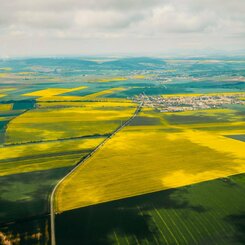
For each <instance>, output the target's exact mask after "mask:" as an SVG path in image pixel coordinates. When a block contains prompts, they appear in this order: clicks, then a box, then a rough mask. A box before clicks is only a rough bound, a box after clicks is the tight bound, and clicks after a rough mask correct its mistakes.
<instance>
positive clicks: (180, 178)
mask: <svg viewBox="0 0 245 245" xmlns="http://www.w3.org/2000/svg"><path fill="white" fill-rule="evenodd" d="M147 110H148V111H147ZM147 110H144V111H143V114H144V117H146V116H147V115H150V114H151V116H152V115H154V112H153V111H151V109H147ZM141 115H142V113H141V114H140V116H141ZM159 115H160V116H163V114H160V113H159ZM231 131H232V130H231ZM244 152H245V143H244V142H242V141H238V140H234V139H230V138H227V137H225V136H223V135H221V134H219V133H216V134H213V132H207V131H202V130H195V129H189V128H185V127H181V125H177V126H175V125H171V124H170V125H167V124H163V125H138V126H127V127H125V128H124V129H123V130H122V131H120V132H119V133H117V134H116V135H115V136H114V137H113V138H112V139H110V140H109V141H108V142H107V143H106V144H105V145H104V146H103V147H102V148H101V149H100V150H99V151H98V152H97V153H96V154H95V155H93V156H92V157H91V158H90V159H89V160H88V161H86V163H84V164H83V165H81V166H80V167H79V168H78V169H76V171H74V172H73V173H72V174H71V175H70V176H69V177H68V178H67V179H65V181H64V182H63V183H62V184H61V185H60V186H59V188H58V190H57V193H56V198H55V200H56V209H57V210H58V212H62V211H66V210H70V209H75V208H79V207H84V206H89V205H93V204H97V203H102V202H107V201H111V200H116V199H121V198H125V197H130V196H135V195H140V194H143V193H150V192H155V191H159V190H164V189H169V188H175V187H180V186H184V185H189V184H193V183H198V182H202V181H206V180H211V179H215V178H219V177H224V176H229V175H233V174H238V173H242V172H244V171H245V154H244Z"/></svg>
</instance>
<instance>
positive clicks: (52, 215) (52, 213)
mask: <svg viewBox="0 0 245 245" xmlns="http://www.w3.org/2000/svg"><path fill="white" fill-rule="evenodd" d="M143 103H144V102H141V103H140V104H139V105H138V107H137V109H136V110H135V112H134V114H133V116H132V117H130V118H129V119H128V120H127V121H126V122H124V123H123V124H121V125H120V127H119V128H117V129H116V130H115V131H114V132H113V133H112V134H111V135H110V136H109V137H107V138H106V139H105V140H104V141H102V142H101V143H100V144H99V145H98V146H97V147H96V148H95V149H94V150H93V151H92V152H91V153H90V154H88V155H87V156H86V157H85V158H84V159H82V160H80V161H79V162H78V163H77V164H76V166H75V167H74V168H73V169H72V170H71V171H70V172H69V173H68V174H67V175H66V176H64V177H63V178H62V179H61V180H60V181H59V182H58V183H57V184H56V185H55V187H54V189H53V191H52V193H51V196H50V224H51V245H55V244H56V239H55V205H54V196H55V192H56V190H57V188H58V186H59V185H60V184H61V183H62V182H63V181H64V180H65V179H66V178H67V177H68V176H70V175H71V174H72V173H73V172H74V171H75V170H76V169H77V168H78V167H79V166H80V165H81V164H83V163H84V162H85V161H87V160H88V159H89V158H90V157H91V156H93V155H94V154H95V153H96V152H97V151H98V150H99V149H100V148H101V147H102V146H103V145H104V144H105V143H106V142H107V141H108V140H110V139H111V138H112V137H113V136H114V135H115V134H116V133H118V132H119V131H120V130H122V129H123V128H124V127H125V126H126V125H128V124H129V123H130V122H131V121H132V120H133V119H134V118H135V116H137V114H138V113H139V112H140V110H141V107H142V106H143Z"/></svg>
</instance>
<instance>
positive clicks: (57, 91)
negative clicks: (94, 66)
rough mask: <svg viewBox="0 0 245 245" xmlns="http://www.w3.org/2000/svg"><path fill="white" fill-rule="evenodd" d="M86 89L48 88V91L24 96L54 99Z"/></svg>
mask: <svg viewBox="0 0 245 245" xmlns="http://www.w3.org/2000/svg"><path fill="white" fill-rule="evenodd" d="M85 88H86V87H85V86H81V87H76V88H47V89H43V90H38V91H35V92H31V93H26V94H23V96H35V97H36V96H37V97H45V98H49V97H53V96H57V95H60V94H64V93H68V92H73V91H77V90H81V89H85Z"/></svg>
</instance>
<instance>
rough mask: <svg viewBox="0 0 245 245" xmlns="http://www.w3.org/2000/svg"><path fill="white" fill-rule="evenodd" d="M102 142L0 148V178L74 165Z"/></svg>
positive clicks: (95, 140)
mask: <svg viewBox="0 0 245 245" xmlns="http://www.w3.org/2000/svg"><path fill="white" fill-rule="evenodd" d="M103 140H104V138H103V137H100V138H91V139H77V140H65V141H55V142H43V143H36V144H22V145H13V146H5V147H0V176H4V175H10V174H17V173H24V172H31V171H37V170H47V169H52V168H58V167H64V166H70V165H73V164H75V163H76V162H77V161H78V160H79V159H80V158H81V157H82V156H83V152H84V153H88V152H89V151H91V150H92V149H94V148H95V147H96V146H97V145H99V144H100V143H101V142H102V141H103Z"/></svg>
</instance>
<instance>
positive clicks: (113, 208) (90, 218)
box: [56, 175, 245, 245]
mask: <svg viewBox="0 0 245 245" xmlns="http://www.w3.org/2000/svg"><path fill="white" fill-rule="evenodd" d="M244 191H245V175H237V176H232V177H229V178H224V179H217V180H213V181H208V182H203V183H200V184H195V185H190V186H186V187H182V188H178V189H170V190H166V191H161V192H155V193H152V194H146V195H141V196H138V197H131V198H127V199H122V200H119V201H113V202H108V203H105V204H98V205H93V206H90V207H86V208H80V209H75V210H71V211H66V212H64V213H61V214H58V215H57V221H56V222H57V223H56V225H57V226H56V227H57V228H56V233H57V238H58V240H57V242H58V244H67V243H68V240H69V242H70V243H73V244H76V243H78V242H79V241H84V243H85V244H121V245H124V244H181V245H182V244H210V245H212V244H220V245H223V244H227V245H229V244H244V241H245V240H244V236H243V231H244V212H245V208H244V202H245V196H244Z"/></svg>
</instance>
